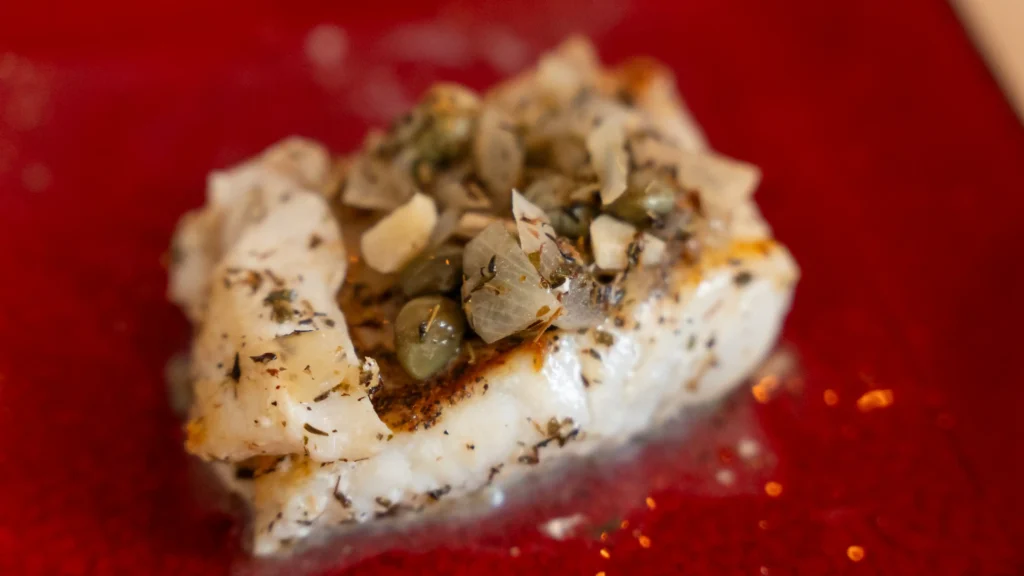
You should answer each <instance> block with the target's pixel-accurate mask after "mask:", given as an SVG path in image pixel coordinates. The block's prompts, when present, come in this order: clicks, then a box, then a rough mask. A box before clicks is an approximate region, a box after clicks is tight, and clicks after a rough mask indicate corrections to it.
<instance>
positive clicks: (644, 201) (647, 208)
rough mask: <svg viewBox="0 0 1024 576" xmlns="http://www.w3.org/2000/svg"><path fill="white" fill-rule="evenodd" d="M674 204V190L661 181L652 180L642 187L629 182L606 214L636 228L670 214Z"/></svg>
mask: <svg viewBox="0 0 1024 576" xmlns="http://www.w3.org/2000/svg"><path fill="white" fill-rule="evenodd" d="M675 202H676V190H675V188H673V187H672V185H671V184H669V183H667V182H665V181H663V180H660V179H652V180H650V181H649V182H647V183H646V184H644V185H640V183H632V182H631V183H630V186H629V188H627V189H626V192H625V193H624V194H623V195H622V196H620V197H619V198H618V199H617V200H616V201H615V202H612V203H611V205H610V206H608V212H609V213H611V214H612V215H614V216H618V217H619V218H622V219H623V220H625V221H627V222H630V223H633V224H636V225H637V226H643V225H645V224H647V223H649V222H650V220H651V218H652V217H658V216H663V215H665V214H668V213H669V212H671V211H672V209H673V208H674V207H675Z"/></svg>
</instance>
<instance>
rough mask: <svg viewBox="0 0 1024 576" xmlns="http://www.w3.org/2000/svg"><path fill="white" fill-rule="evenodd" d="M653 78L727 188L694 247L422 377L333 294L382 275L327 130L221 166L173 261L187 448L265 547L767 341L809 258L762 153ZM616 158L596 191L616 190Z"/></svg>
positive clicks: (731, 364)
mask: <svg viewBox="0 0 1024 576" xmlns="http://www.w3.org/2000/svg"><path fill="white" fill-rule="evenodd" d="M562 50H563V52H562V54H563V58H562V59H561V60H559V59H557V58H556V59H554V60H546V61H542V64H541V65H540V68H539V72H537V74H538V75H544V74H549V75H556V76H558V75H559V74H561V75H565V74H568V73H569V72H568V71H566V70H565V69H564V68H565V64H566V62H572V61H573V60H572V58H576V57H582V58H586V57H587V56H586V54H584V55H583V56H579V55H578V54H576V53H575V52H574V51H578V50H581V48H579V46H576V45H572V44H571V45H570V46H569V47H568V48H563V49H562ZM566 54H568V55H569V56H566ZM560 66H561V68H560ZM578 70H584V71H585V70H587V68H586V67H583V68H580V69H577V72H578ZM574 73H575V72H574ZM559 77H560V76H559ZM523 82H527V80H523V79H520V80H517V81H515V82H513V83H512V84H510V85H509V87H508V88H507V89H506V91H504V92H500V93H499V94H498V96H496V97H494V99H493V101H500V100H501V98H500V97H505V98H508V99H512V97H513V96H514V95H515V94H516V91H517V90H520V88H519V83H523ZM559 86H560V85H559ZM565 89H566V90H567V92H568V93H570V94H572V93H575V92H574V89H572V88H571V87H566V88H565ZM658 90H661V92H657V94H661V96H660V97H658V96H654V95H649V97H648V98H647V100H648V101H651V102H653V103H654V104H652V106H657V107H660V108H655V109H654V110H657V111H658V112H657V114H654V113H652V114H651V115H652V116H653V117H655V118H660V119H661V120H659V121H661V122H665V123H666V124H667V125H669V126H670V127H671V130H673V131H675V132H677V133H678V134H680V136H679V137H677V139H676V140H677V144H676V145H674V146H673V151H672V153H673V154H675V156H674V158H679V160H678V161H679V169H678V170H677V173H678V175H679V177H680V178H681V179H684V180H685V181H686V182H689V183H690V184H692V185H693V186H696V187H701V188H703V187H705V186H706V187H708V188H714V189H715V190H716V191H718V192H719V195H718V196H716V197H714V198H702V200H704V202H703V207H702V210H704V211H705V212H706V213H707V214H710V215H711V216H709V217H708V224H707V227H706V228H704V229H701V231H700V234H701V237H702V238H703V239H704V240H705V243H704V246H703V249H702V250H701V251H700V252H699V253H698V254H696V255H694V256H693V257H690V258H685V259H677V260H675V261H671V262H670V263H669V264H668V265H666V266H661V267H658V266H650V267H643V268H638V269H636V270H633V271H632V272H630V273H629V274H620V276H619V277H618V278H619V280H618V281H620V282H621V284H620V285H619V286H618V289H619V294H620V299H619V301H618V303H617V305H616V306H615V307H614V308H612V309H611V311H610V312H609V313H608V314H607V315H605V316H604V317H603V319H602V320H601V321H600V322H599V323H597V324H596V325H593V326H589V327H587V328H582V329H550V330H547V331H543V328H542V331H541V332H538V333H537V334H536V336H534V337H530V338H526V339H516V340H514V341H510V342H506V343H504V344H500V343H499V344H498V345H494V346H481V347H480V348H479V349H478V350H475V349H474V348H473V347H472V345H471V344H467V345H465V346H464V347H463V349H462V351H461V352H460V354H462V356H463V357H466V356H467V355H468V358H469V360H467V361H466V362H464V363H462V364H460V365H459V367H458V369H454V368H452V369H449V370H448V371H447V372H444V373H443V374H442V375H441V376H439V377H437V378H435V379H433V380H430V381H428V382H425V383H408V382H406V383H404V384H400V385H399V384H396V383H395V382H396V380H395V379H392V378H391V377H390V375H391V374H396V373H399V372H400V370H401V369H400V368H399V367H397V365H396V362H395V360H394V357H393V354H392V353H390V352H389V351H388V349H387V348H386V346H384V347H381V346H378V345H377V344H371V343H370V342H369V340H367V337H366V336H365V335H364V334H365V333H366V332H371V333H372V334H370V335H369V336H368V337H370V338H372V337H378V338H381V339H382V341H387V342H390V333H389V332H388V327H387V326H385V325H380V324H377V325H373V326H372V327H371V328H369V329H367V326H366V325H365V324H363V323H362V322H361V321H359V322H357V319H356V318H352V317H348V318H346V314H345V313H343V308H344V309H345V310H346V311H347V312H348V316H353V315H354V314H360V315H361V314H363V313H364V312H366V310H365V309H364V307H362V306H361V305H360V304H358V303H353V301H351V300H350V301H349V302H348V304H346V303H345V299H344V298H340V299H339V298H338V297H337V295H338V294H339V290H342V286H343V282H345V283H346V285H351V284H352V278H351V277H352V276H354V275H357V276H360V277H361V278H363V277H372V276H373V275H374V273H373V272H372V271H371V270H367V269H366V266H365V263H363V262H361V261H360V258H359V256H358V248H356V247H357V246H358V234H355V241H352V240H351V239H350V237H352V236H353V234H352V233H351V231H350V230H347V229H346V228H348V227H350V228H351V229H352V230H361V229H363V228H365V226H364V225H363V224H361V223H359V222H358V221H357V220H355V219H353V220H344V219H342V220H341V221H340V222H339V218H338V217H337V215H338V210H337V209H336V208H335V207H334V206H332V203H331V202H330V201H329V199H328V198H327V197H326V196H325V194H324V193H323V190H326V189H329V188H330V182H331V178H332V171H331V164H330V160H329V157H328V155H327V153H326V152H325V151H324V150H323V149H322V148H321V147H319V146H318V145H316V144H315V143H312V142H309V141H304V140H298V139H292V140H288V141H286V142H285V143H283V144H279V145H277V146H275V147H273V148H271V149H270V150H268V151H267V152H266V153H264V155H262V156H261V157H260V158H257V159H255V160H253V161H250V162H248V163H246V164H243V165H241V166H239V167H236V168H233V169H230V170H227V171H224V172H218V173H215V174H214V175H213V176H212V177H211V179H210V196H209V199H208V202H207V205H206V206H205V207H204V208H203V209H202V210H200V211H199V212H197V213H195V214H192V215H189V216H187V217H186V218H184V219H183V221H182V224H181V226H180V228H179V230H178V232H177V234H176V240H175V252H176V258H175V265H174V267H173V268H172V275H171V298H172V299H173V300H174V301H175V302H177V303H178V304H179V305H181V306H182V307H183V309H185V310H186V311H187V313H188V314H189V316H190V318H191V319H192V320H193V322H194V324H195V330H196V333H195V338H194V343H193V351H192V366H193V368H192V375H193V381H194V382H193V388H194V400H193V403H192V407H191V411H190V420H189V424H188V427H187V430H188V443H187V447H188V450H189V451H191V452H192V453H194V454H197V455H199V456H200V457H202V458H204V459H207V460H211V461H216V462H217V464H216V466H217V468H218V470H219V471H220V473H221V475H222V476H223V478H224V481H225V482H226V483H227V484H228V485H229V486H230V487H231V488H232V489H233V490H235V491H236V492H238V493H239V494H241V495H242V496H243V498H245V499H246V500H247V501H248V502H249V503H250V505H251V507H252V516H253V534H254V551H255V552H256V553H257V554H269V553H274V552H276V551H278V550H279V549H281V548H282V546H286V545H288V544H289V543H292V542H295V541H297V540H300V539H302V538H304V537H307V536H309V535H311V534H313V533H316V532H320V531H323V530H324V529H326V528H327V527H331V526H336V525H339V524H347V523H360V522H367V521H371V520H373V519H375V518H378V517H381V516H391V515H394V514H396V513H399V512H406V511H420V510H423V511H429V509H430V508H431V507H432V505H433V504H435V503H436V502H438V501H439V500H442V499H445V500H447V499H454V498H460V497H462V496H465V495H468V494H471V493H474V492H477V491H479V490H481V489H482V488H484V487H486V486H498V487H500V486H504V485H508V484H509V483H513V482H515V481H516V480H517V479H519V478H521V477H522V476H523V475H524V474H530V473H533V472H534V471H536V470H538V469H542V468H545V467H547V466H548V465H549V463H550V462H553V461H555V460H558V459H561V458H564V457H567V456H570V455H586V454H591V453H593V452H595V451H598V450H607V449H611V448H613V447H614V446H616V445H618V444H620V443H622V442H624V441H626V440H628V439H629V438H631V437H633V436H635V435H636V434H638V433H640V432H642V431H644V430H647V429H650V428H651V427H654V426H657V425H658V424H659V423H661V422H662V421H664V420H665V419H667V418H670V417H672V416H674V415H675V414H677V413H678V412H679V410H680V409H681V408H682V407H683V406H686V405H690V404H696V403H703V402H708V401H711V400H714V399H716V398H719V397H721V396H722V395H723V394H725V393H726V392H728V391H729V390H730V389H731V388H732V387H733V386H735V385H736V384H737V383H739V382H740V381H742V379H743V378H744V377H746V376H747V375H748V374H749V373H750V372H751V370H752V369H753V368H754V367H755V366H756V365H757V364H758V363H759V362H760V361H761V360H762V359H763V358H764V357H765V356H766V354H767V353H768V351H769V349H770V348H771V347H772V345H773V344H774V342H775V340H776V338H777V336H778V333H779V330H780V327H781V325H782V321H783V319H784V317H785V315H786V312H787V311H788V309H789V306H790V302H791V299H792V296H793V290H794V287H795V284H796V281H797V279H798V270H797V268H796V265H795V263H794V261H793V260H792V258H791V256H790V254H789V253H788V251H787V250H786V249H785V248H784V247H783V246H782V245H780V244H778V243H776V242H775V241H774V240H772V239H771V234H770V229H769V228H768V227H767V225H766V224H765V223H764V221H763V220H762V218H761V217H760V214H759V212H758V211H757V208H756V205H755V204H754V203H753V200H752V198H751V194H752V192H753V189H754V188H755V187H756V184H757V180H758V179H759V173H757V171H756V169H753V168H752V167H749V166H748V165H743V164H741V163H737V162H735V161H732V160H729V159H726V158H724V157H719V156H716V155H714V154H711V153H708V152H706V151H705V150H704V140H703V137H702V135H700V133H699V132H698V131H697V130H696V128H695V127H694V126H693V124H692V121H691V120H689V117H688V115H687V114H686V113H685V109H683V108H682V107H681V104H678V98H676V97H673V96H672V94H671V93H669V92H665V90H666V88H665V87H663V86H661V85H660V84H659V88H658ZM652 94H653V92H652ZM570 97H571V96H570ZM666 101H667V102H668V103H667V104H666ZM602 138H603V137H602ZM492 145H493V146H497V147H499V148H500V147H501V146H504V145H505V144H503V143H501V142H498V141H496V142H495V143H492ZM484 148H486V147H484ZM605 149H606V148H605V145H604V144H602V143H600V142H597V143H593V150H594V151H603V150H605ZM612 152H614V150H613V151H612ZM631 153H632V154H634V155H640V156H642V155H643V154H645V152H644V151H643V150H633V151H632V152H631ZM649 154H650V155H651V156H652V157H656V156H657V155H658V154H659V152H658V151H653V152H652V151H649ZM608 159H609V161H610V162H611V167H606V169H607V170H608V171H609V173H608V175H607V176H601V174H600V171H599V173H598V175H597V178H598V182H601V184H600V185H599V187H600V194H601V195H602V197H604V196H605V195H606V194H612V195H616V194H621V193H622V191H621V190H616V188H618V187H619V186H620V184H619V180H618V176H616V175H614V174H611V172H613V171H614V169H615V168H614V164H615V162H616V161H615V159H614V153H612V154H611V155H609V156H608ZM507 176H508V175H507V174H497V173H496V174H495V175H494V179H497V180H502V179H503V178H506V177H507ZM516 180H517V179H515V178H513V179H512V180H510V181H516ZM502 186H504V184H502ZM595 190H596V188H595ZM377 200H380V199H379V198H378V199H377ZM375 201H376V200H375ZM392 208H394V206H392ZM443 219H444V216H443V215H442V217H441V218H440V219H439V221H441V220H443ZM455 220H457V218H455ZM435 226H437V225H435ZM619 226H625V224H619ZM343 229H345V230H343ZM343 232H344V233H343ZM652 241H653V240H652ZM346 245H347V246H348V247H347V248H346ZM350 264H351V266H350ZM627 266H628V264H627ZM346 274H348V275H349V276H350V278H348V279H347V280H346ZM524 278H525V276H524ZM342 292H343V293H344V290H342ZM377 305H383V306H387V303H382V302H375V303H374V304H373V306H377ZM539 315H540V314H539V313H538V316H539ZM551 322H557V318H554V317H553V318H551V319H550V322H548V325H550V323H551ZM353 335H355V336H356V337H355V338H353ZM354 339H355V340H356V342H353V340H354ZM399 380H400V379H399Z"/></svg>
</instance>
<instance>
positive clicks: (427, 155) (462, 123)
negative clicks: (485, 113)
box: [416, 114, 473, 163]
mask: <svg viewBox="0 0 1024 576" xmlns="http://www.w3.org/2000/svg"><path fill="white" fill-rule="evenodd" d="M472 135H473V118H472V117H470V116H466V115H447V114H446V115H438V116H434V117H433V118H431V119H430V121H429V122H428V123H427V126H426V127H424V129H423V130H422V131H421V132H420V133H419V135H418V136H417V137H416V149H417V150H418V151H419V153H420V157H421V158H423V159H425V160H427V161H430V162H434V163H439V162H444V161H446V160H451V159H453V158H456V157H458V156H461V155H462V154H463V153H465V152H466V151H467V150H468V149H469V139H470V137H471V136H472Z"/></svg>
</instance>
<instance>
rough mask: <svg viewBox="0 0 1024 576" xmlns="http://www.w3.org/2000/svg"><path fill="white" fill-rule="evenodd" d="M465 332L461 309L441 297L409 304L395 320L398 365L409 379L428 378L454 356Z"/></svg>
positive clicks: (425, 298)
mask: <svg viewBox="0 0 1024 576" xmlns="http://www.w3.org/2000/svg"><path fill="white" fill-rule="evenodd" d="M465 330H466V320H465V318H464V317H463V315H462V308H460V307H459V305H458V304H456V303H455V302H453V301H452V300H449V299H448V298H444V297H441V296H422V297H420V298H416V299H414V300H410V301H409V302H407V303H406V304H405V306H403V307H402V310H401V311H400V312H399V313H398V318H397V319H396V320H395V351H396V353H397V356H398V363H399V364H401V365H402V368H404V369H405V371H406V372H408V373H409V375H410V376H412V377H413V378H416V379H418V380H424V379H426V378H429V377H430V376H432V375H434V374H436V373H437V372H438V371H439V370H441V369H443V368H444V367H445V366H446V365H447V364H448V362H449V361H451V359H452V358H455V357H456V356H457V355H458V353H459V346H460V345H461V344H462V335H463V333H464V332H465Z"/></svg>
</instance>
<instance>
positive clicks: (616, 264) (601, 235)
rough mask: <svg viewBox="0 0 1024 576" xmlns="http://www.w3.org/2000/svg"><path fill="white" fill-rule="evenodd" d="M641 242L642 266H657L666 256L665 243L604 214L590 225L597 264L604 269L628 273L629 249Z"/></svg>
mask: <svg viewBox="0 0 1024 576" xmlns="http://www.w3.org/2000/svg"><path fill="white" fill-rule="evenodd" d="M636 240H639V242H640V246H639V247H640V250H641V251H640V264H641V265H643V266H654V265H657V264H658V263H660V262H661V259H662V257H663V256H664V255H665V242H663V241H662V240H660V239H658V238H655V237H654V236H651V235H650V234H647V233H643V234H642V235H640V236H639V237H638V234H637V230H636V228H635V227H633V226H632V225H630V224H627V223H625V222H623V221H621V220H617V219H615V218H612V217H611V216H608V215H607V214H602V215H601V216H598V217H597V218H595V219H594V221H593V222H592V223H591V224H590V243H591V246H592V247H593V250H594V262H595V263H596V264H597V266H598V267H599V268H602V269H604V270H625V269H626V267H627V266H628V265H629V256H628V252H629V246H630V244H632V243H633V242H634V241H636Z"/></svg>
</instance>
